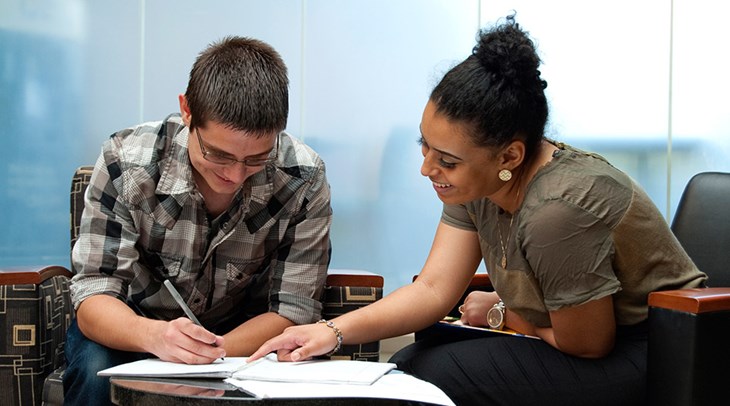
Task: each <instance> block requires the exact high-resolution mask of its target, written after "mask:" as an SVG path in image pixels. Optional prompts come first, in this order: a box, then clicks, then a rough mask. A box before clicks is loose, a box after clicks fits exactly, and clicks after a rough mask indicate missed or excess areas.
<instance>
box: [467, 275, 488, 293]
mask: <svg viewBox="0 0 730 406" xmlns="http://www.w3.org/2000/svg"><path fill="white" fill-rule="evenodd" d="M469 287H470V288H477V289H478V288H491V287H492V280H491V279H489V275H488V274H485V273H478V274H476V275H474V277H473V278H471V282H469Z"/></svg>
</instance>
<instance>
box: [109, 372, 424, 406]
mask: <svg viewBox="0 0 730 406" xmlns="http://www.w3.org/2000/svg"><path fill="white" fill-rule="evenodd" d="M111 398H112V403H114V404H115V405H119V406H133V405H134V406H146V405H148V406H168V405H169V406H173V405H175V406H177V405H180V404H185V405H216V406H226V405H237V406H240V405H241V404H242V403H244V404H251V405H252V406H253V405H254V404H255V405H257V406H258V405H266V406H269V405H285V406H320V405H321V406H325V405H326V406H369V405H374V404H375V405H383V406H396V405H426V403H422V402H412V401H405V400H398V399H380V398H273V399H271V398H265V399H259V398H256V397H254V396H253V395H251V394H249V393H246V392H245V391H243V390H241V389H239V388H238V387H236V386H234V385H231V384H229V383H226V382H224V381H222V380H218V379H210V380H208V379H166V378H165V379H163V378H114V377H112V378H111Z"/></svg>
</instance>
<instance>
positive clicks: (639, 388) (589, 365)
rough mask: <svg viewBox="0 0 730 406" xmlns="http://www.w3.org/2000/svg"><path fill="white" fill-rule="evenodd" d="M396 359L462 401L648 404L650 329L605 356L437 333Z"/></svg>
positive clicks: (595, 405)
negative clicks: (647, 336)
mask: <svg viewBox="0 0 730 406" xmlns="http://www.w3.org/2000/svg"><path fill="white" fill-rule="evenodd" d="M391 362H395V363H396V364H397V365H398V369H401V370H403V371H405V372H407V373H411V374H413V375H415V376H417V377H418V378H421V379H424V380H426V381H429V382H432V383H433V384H435V385H436V386H438V387H440V388H441V389H442V390H443V391H444V392H446V394H447V395H449V397H451V398H452V399H453V400H454V402H455V403H457V404H459V405H533V404H534V405H538V404H539V405H548V404H560V405H586V404H588V405H591V406H599V405H604V404H605V405H618V404H620V405H632V404H644V403H645V402H644V400H645V393H646V390H645V387H646V335H645V334H638V335H635V334H634V335H628V336H624V337H620V338H618V339H617V342H616V346H615V348H614V351H613V352H612V353H611V354H609V355H608V356H607V357H605V358H602V359H585V358H578V357H573V356H570V355H566V354H564V353H562V352H560V351H558V350H556V349H555V348H553V347H551V346H550V345H549V344H547V343H545V342H543V341H540V340H534V339H530V338H523V337H511V336H504V337H501V336H499V337H485V338H478V339H466V340H461V341H459V340H457V341H453V340H451V339H450V338H449V337H444V336H439V335H432V336H430V337H428V338H426V339H424V340H419V341H417V342H416V343H414V344H412V345H411V346H408V347H406V348H404V349H403V350H401V351H399V352H398V353H396V354H395V355H394V356H393V358H391Z"/></svg>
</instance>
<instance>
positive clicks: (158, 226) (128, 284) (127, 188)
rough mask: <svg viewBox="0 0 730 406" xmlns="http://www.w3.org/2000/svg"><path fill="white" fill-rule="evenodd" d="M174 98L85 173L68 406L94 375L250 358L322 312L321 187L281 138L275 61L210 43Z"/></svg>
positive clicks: (320, 170)
mask: <svg viewBox="0 0 730 406" xmlns="http://www.w3.org/2000/svg"><path fill="white" fill-rule="evenodd" d="M179 103H180V114H174V115H171V116H168V117H167V118H165V119H164V120H163V121H160V122H153V123H144V124H141V125H139V126H136V127H133V128H129V129H125V130H122V131H119V132H117V133H115V134H113V135H112V136H111V138H110V139H109V140H108V141H107V142H106V143H104V146H103V149H102V153H101V155H100V157H99V159H98V161H97V163H96V166H95V168H94V173H93V175H92V178H91V183H90V185H89V188H88V190H87V192H86V197H85V198H86V206H85V209H84V213H83V216H82V219H81V229H80V233H79V239H78V242H77V243H76V245H75V246H74V249H73V254H72V261H73V266H74V269H75V271H76V275H75V276H74V278H73V279H72V285H71V294H72V297H73V303H74V306H75V308H76V320H75V321H74V322H73V324H72V325H71V327H70V329H69V332H68V337H67V343H66V357H67V360H68V368H67V370H66V372H65V374H64V392H65V397H66V399H65V404H67V405H72V404H77V403H81V402H84V403H88V402H89V400H92V401H93V402H94V403H96V402H98V401H102V402H106V401H108V400H109V382H108V379H103V378H99V377H97V376H96V373H97V371H99V370H101V369H104V368H108V367H110V366H113V365H117V364H120V363H124V362H129V361H133V360H136V359H139V358H143V357H149V356H156V357H159V358H161V359H163V360H167V361H173V362H183V363H195V364H198V363H210V362H212V361H214V360H215V359H217V358H220V357H223V356H226V355H227V356H245V355H250V354H251V353H253V351H254V350H255V349H256V348H258V347H259V346H260V345H261V344H262V343H263V342H265V341H266V340H267V339H269V338H271V337H273V336H275V335H277V334H279V333H281V332H282V331H283V330H284V328H286V327H288V326H292V325H295V324H304V323H310V322H313V321H315V320H318V319H319V318H320V317H321V315H320V313H321V304H320V302H319V299H320V296H321V293H322V289H323V285H324V281H325V278H326V274H327V266H328V264H329V260H330V241H329V229H330V224H331V216H332V210H331V207H330V191H329V186H328V183H327V179H326V176H325V168H324V163H323V162H322V160H321V159H320V157H319V156H318V155H317V154H316V153H315V152H314V151H312V150H311V149H310V148H309V147H307V146H306V145H304V144H303V143H302V142H300V141H298V140H296V139H294V138H292V137H291V136H289V135H288V134H287V133H285V132H283V130H284V128H285V127H286V120H287V115H288V110H289V108H288V79H287V72H286V66H285V65H284V62H283V61H282V59H281V57H280V56H279V54H278V53H277V52H276V51H275V50H274V49H273V48H271V47H270V46H269V45H267V44H265V43H263V42H261V41H257V40H253V39H248V38H240V37H229V38H226V39H224V40H222V41H220V42H218V43H215V44H212V45H211V46H210V47H208V48H207V49H206V50H204V51H203V52H202V53H201V54H200V56H199V57H198V58H197V60H196V61H195V63H194V65H193V68H192V70H191V72H190V80H189V83H188V88H187V91H186V93H185V94H184V95H180V96H179ZM165 280H169V281H170V282H172V284H173V285H174V287H175V288H176V290H177V291H178V292H179V293H180V294H181V295H182V297H183V300H184V301H185V302H186V304H187V306H188V307H189V308H190V310H192V312H193V313H194V314H195V316H196V317H197V318H198V319H199V321H200V323H201V324H202V326H200V325H196V324H195V323H193V322H192V321H191V320H190V319H189V318H187V317H185V313H184V312H183V309H182V308H181V306H180V305H179V304H178V303H177V302H176V301H175V299H174V298H173V296H172V295H171V292H170V291H168V289H166V288H165V286H164V284H163V282H164V281H165Z"/></svg>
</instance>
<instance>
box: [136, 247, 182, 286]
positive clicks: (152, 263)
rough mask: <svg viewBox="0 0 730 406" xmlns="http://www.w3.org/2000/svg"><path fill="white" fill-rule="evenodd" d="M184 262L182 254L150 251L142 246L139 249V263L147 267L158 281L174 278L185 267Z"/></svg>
mask: <svg viewBox="0 0 730 406" xmlns="http://www.w3.org/2000/svg"><path fill="white" fill-rule="evenodd" d="M184 262H185V257H183V256H178V255H170V254H168V253H161V252H155V251H150V250H147V249H144V248H142V249H140V251H139V264H140V265H142V266H143V267H145V268H147V270H149V272H150V273H151V274H152V276H153V278H154V279H157V280H158V281H160V282H162V281H163V280H165V279H168V278H175V279H176V278H177V277H178V276H179V275H180V273H181V272H182V270H183V269H185V267H184Z"/></svg>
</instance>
